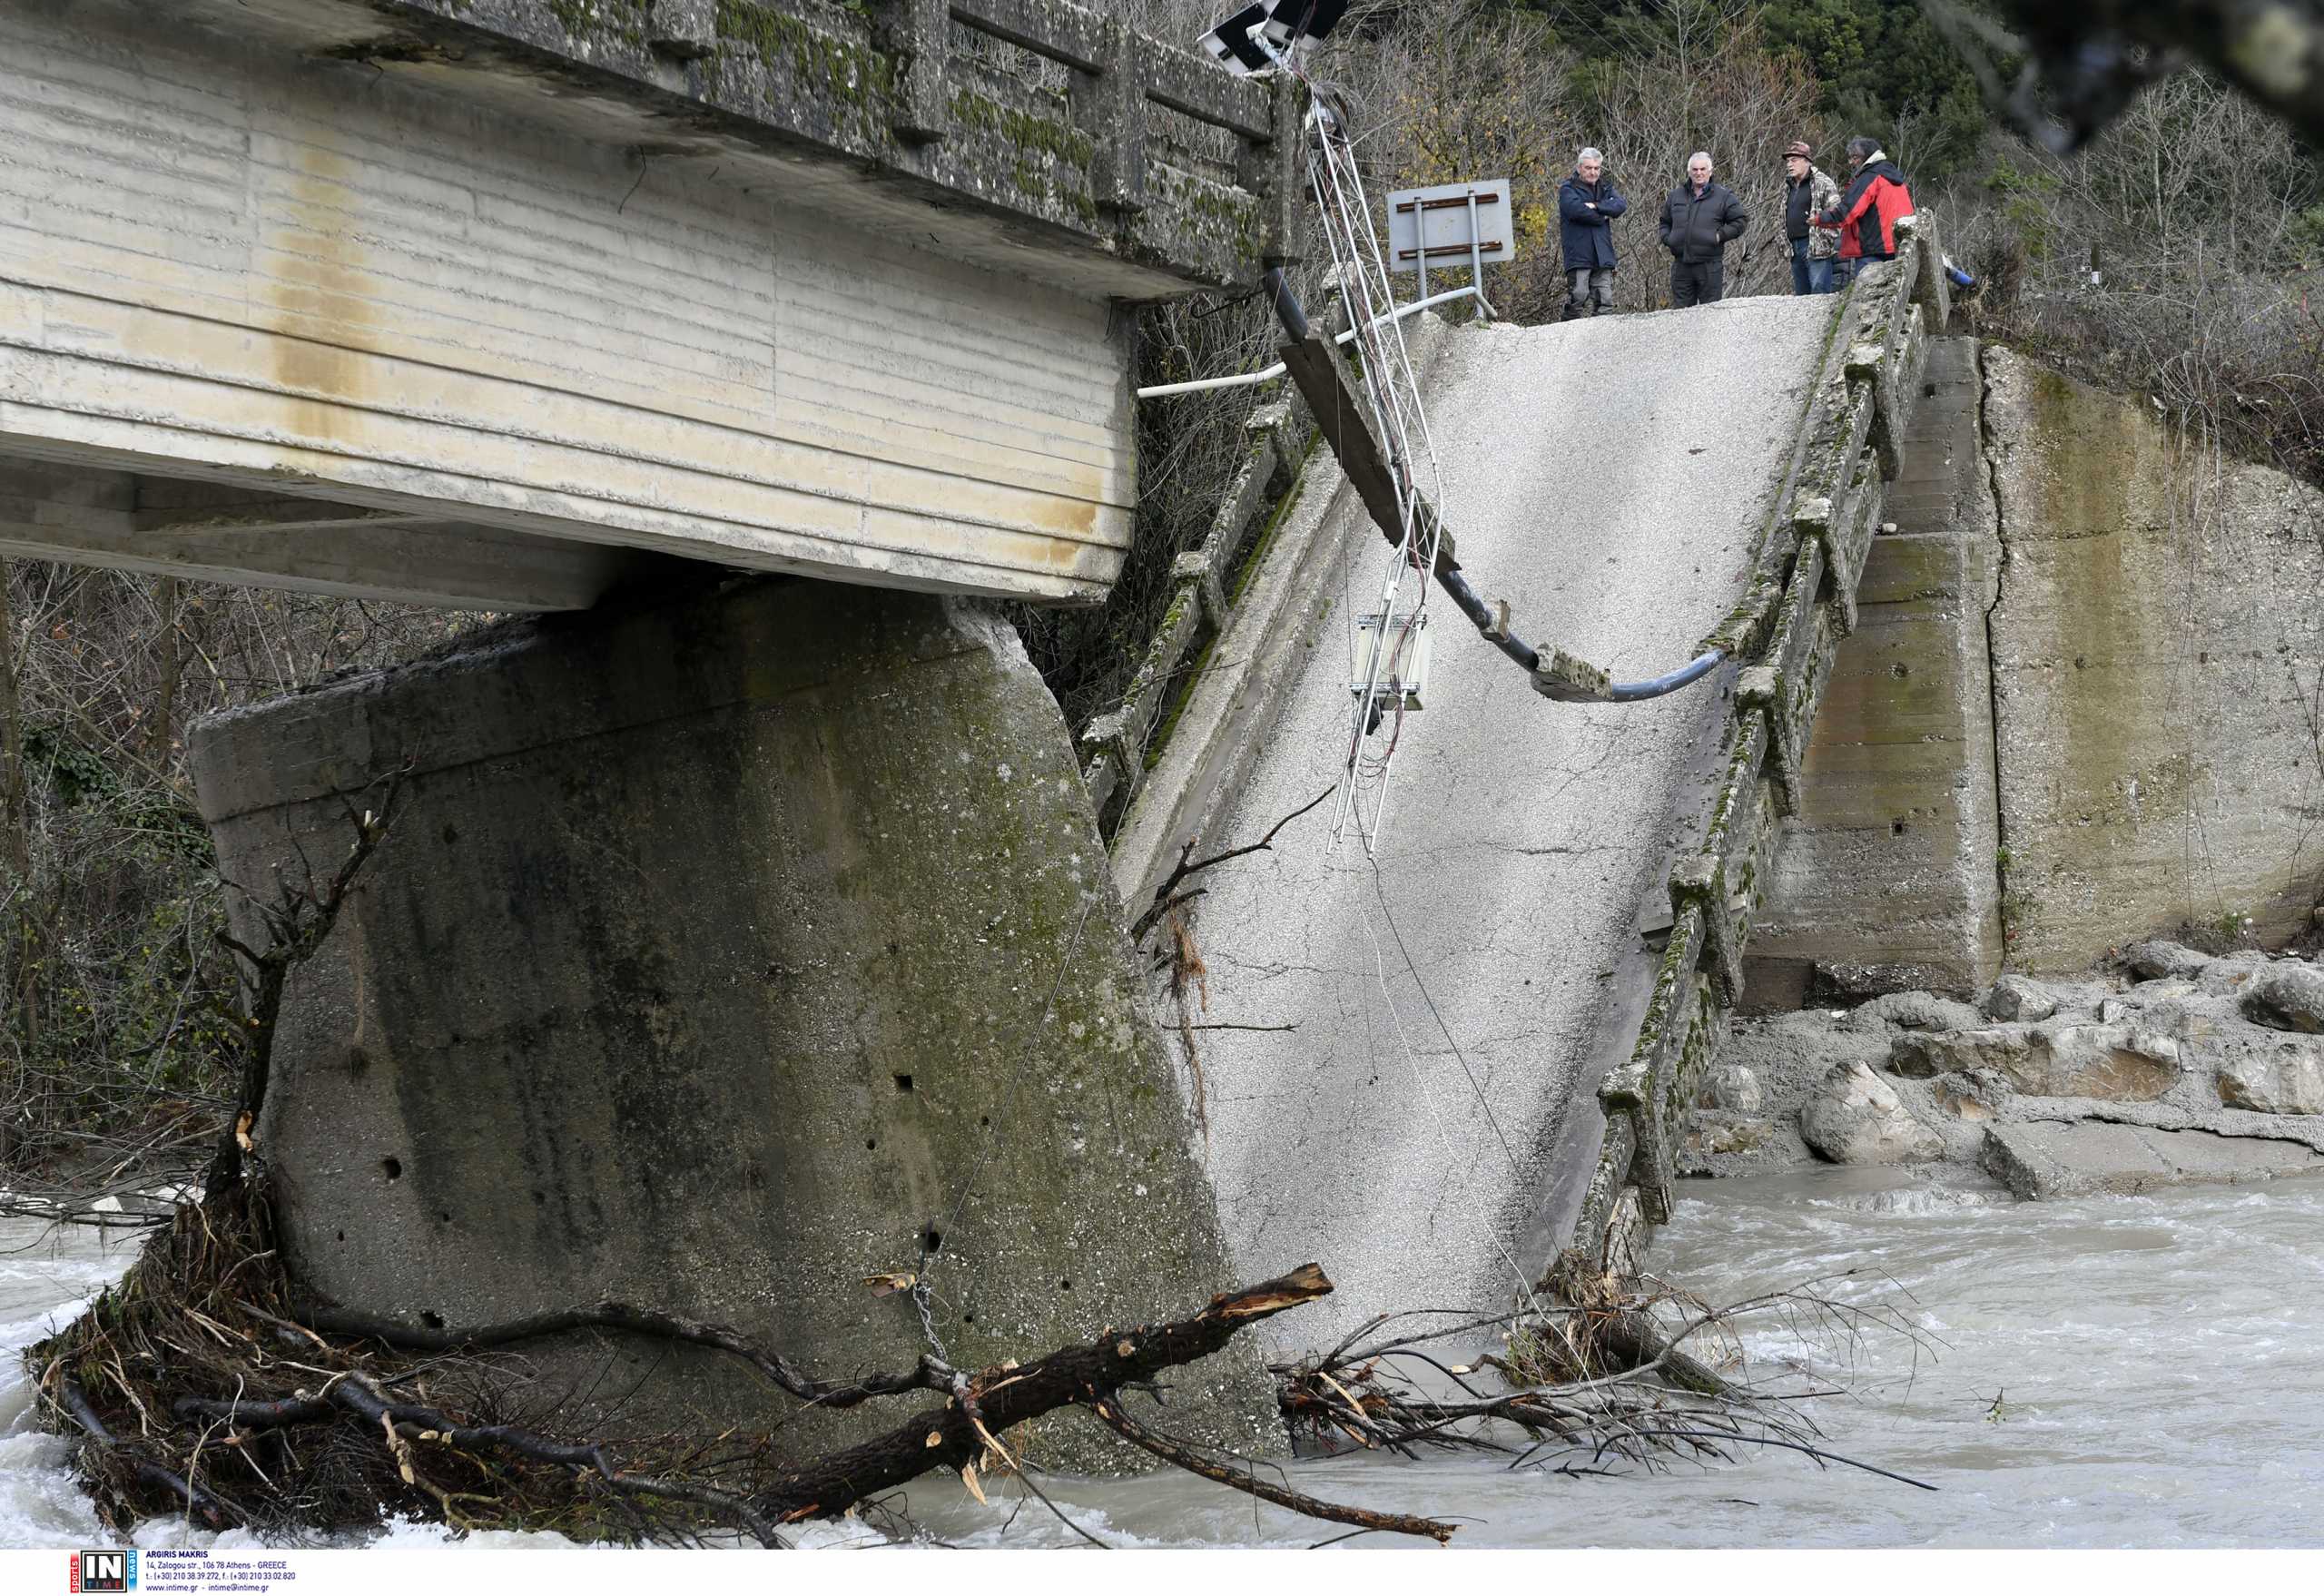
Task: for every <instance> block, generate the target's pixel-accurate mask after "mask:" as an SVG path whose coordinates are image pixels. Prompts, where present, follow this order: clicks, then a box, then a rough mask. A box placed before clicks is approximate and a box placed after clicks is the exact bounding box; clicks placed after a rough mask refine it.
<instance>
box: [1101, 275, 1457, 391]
mask: <svg viewBox="0 0 2324 1596" xmlns="http://www.w3.org/2000/svg"><path fill="white" fill-rule="evenodd" d="M1472 297H1473V298H1474V299H1475V300H1476V301H1477V303H1478V304H1480V305H1482V306H1483V307H1484V311H1485V314H1486V315H1487V316H1488V317H1490V316H1491V315H1492V301H1491V300H1488V299H1486V298H1485V296H1484V295H1483V294H1482V293H1480V292H1479V291H1477V290H1476V289H1474V288H1455V289H1447V290H1446V291H1444V292H1443V293H1441V294H1431V295H1429V297H1428V298H1426V299H1424V300H1413V302H1412V303H1411V304H1409V305H1398V306H1397V307H1396V308H1395V309H1394V310H1392V311H1390V312H1389V313H1388V314H1387V315H1385V316H1375V317H1374V318H1373V320H1372V325H1373V326H1374V327H1384V326H1385V325H1387V324H1388V323H1389V322H1391V321H1397V320H1403V318H1404V317H1406V316H1410V315H1413V314H1415V313H1416V312H1419V311H1422V310H1433V309H1434V308H1435V307H1436V306H1438V305H1442V304H1446V303H1448V302H1450V301H1452V300H1465V299H1469V298H1472ZM1355 334H1356V329H1354V328H1353V327H1351V328H1349V329H1348V330H1346V331H1345V332H1343V333H1341V334H1340V335H1339V337H1337V338H1335V339H1334V340H1332V341H1333V342H1334V343H1348V342H1351V341H1353V340H1354V338H1355ZM1283 374H1284V365H1283V362H1282V361H1280V360H1277V361H1276V362H1275V364H1274V365H1272V366H1269V367H1268V368H1267V369H1265V370H1264V371H1246V372H1244V373H1243V374H1241V375H1240V376H1236V377H1206V378H1204V379H1201V380H1200V381H1198V382H1165V383H1161V384H1159V385H1158V386H1157V387H1154V388H1141V389H1138V390H1137V397H1138V398H1140V399H1164V398H1167V397H1168V396H1169V395H1171V394H1174V393H1207V392H1209V391H1210V390H1211V389H1216V388H1252V387H1256V385H1257V384H1259V383H1262V382H1273V381H1274V380H1275V379H1276V378H1278V377H1280V376H1282V375H1283Z"/></svg>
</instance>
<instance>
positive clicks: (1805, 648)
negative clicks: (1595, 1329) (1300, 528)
mask: <svg viewBox="0 0 2324 1596" xmlns="http://www.w3.org/2000/svg"><path fill="white" fill-rule="evenodd" d="M1946 313H1947V304H1946V300H1945V291H1944V271H1943V269H1942V256H1941V254H1940V252H1939V251H1938V250H1937V247H1936V238H1935V229H1934V226H1933V224H1932V223H1931V222H1930V220H1929V219H1928V218H1927V217H1926V216H1924V217H1923V218H1922V219H1921V221H1920V222H1919V224H1918V226H1917V228H1916V230H1915V232H1913V233H1912V234H1911V235H1910V236H1908V237H1907V238H1906V240H1905V241H1904V243H1903V247H1902V249H1901V250H1900V251H1899V254H1898V257H1897V259H1896V261H1895V262H1894V263H1893V264H1891V265H1887V266H1876V267H1873V268H1871V269H1869V270H1867V271H1866V272H1865V273H1864V274H1863V275H1862V276H1861V277H1860V278H1859V279H1858V280H1857V281H1856V284H1855V286H1854V287H1852V288H1851V289H1850V290H1849V291H1848V296H1847V299H1846V301H1845V302H1844V304H1843V305H1842V307H1841V309H1840V311H1839V314H1838V318H1837V320H1836V322H1835V324H1834V328H1833V341H1832V345H1831V347H1830V349H1829V350H1828V351H1827V355H1826V358H1825V361H1824V365H1823V368H1822V370H1821V373H1820V374H1819V376H1818V379H1817V383H1816V386H1815V388H1814V389H1812V390H1811V391H1810V394H1809V397H1808V402H1807V411H1806V413H1805V415H1804V417H1803V419H1802V426H1801V431H1800V437H1799V441H1798V444H1797V449H1796V453H1795V456H1794V460H1793V465H1792V469H1791V473H1790V476H1789V478H1788V480H1787V483H1786V485H1785V487H1784V488H1783V489H1782V491H1781V492H1780V493H1779V495H1778V496H1777V503H1776V509H1775V513H1774V516H1773V518H1772V520H1771V522H1770V524H1769V526H1768V533H1767V536H1766V538H1765V540H1764V542H1763V544H1762V546H1761V550H1760V555H1759V563H1758V577H1757V579H1756V580H1755V582H1754V584H1753V586H1752V588H1751V590H1750V592H1749V594H1748V596H1746V598H1745V599H1744V601H1743V603H1742V604H1740V605H1739V606H1737V608H1736V609H1735V610H1734V611H1733V612H1732V613H1731V614H1730V615H1729V616H1728V618H1727V619H1726V621H1724V622H1723V623H1722V624H1721V626H1719V628H1718V631H1717V632H1716V633H1714V634H1713V635H1712V636H1711V637H1710V638H1709V639H1707V640H1706V646H1707V647H1708V646H1718V647H1724V648H1726V649H1728V651H1729V652H1730V654H1732V655H1734V656H1735V657H1736V658H1738V659H1739V660H1741V661H1742V662H1744V669H1743V670H1742V672H1741V673H1740V675H1739V676H1738V680H1737V685H1736V692H1735V695H1734V699H1733V707H1732V710H1731V712H1730V715H1729V718H1728V724H1727V728H1726V731H1725V733H1724V742H1723V745H1722V751H1721V758H1720V762H1719V764H1718V770H1719V771H1720V773H1721V774H1720V776H1719V779H1718V786H1717V788H1716V789H1715V793H1714V796H1713V798H1712V800H1711V803H1710V806H1709V813H1708V814H1707V815H1706V817H1705V819H1704V821H1703V823H1702V827H1701V831H1700V833H1699V840H1698V842H1697V843H1696V846H1695V847H1694V849H1693V851H1692V852H1689V853H1687V854H1684V855H1682V857H1681V858H1680V859H1679V862H1678V863H1677V864H1676V866H1675V867H1674V868H1673V869H1672V871H1671V872H1670V877H1669V892H1670V903H1671V910H1672V914H1673V923H1672V927H1671V931H1670V940H1669V945H1668V947H1667V949H1666V950H1665V951H1664V955H1663V960H1662V965H1661V969H1660V971H1659V977H1658V980H1657V981H1656V985H1655V990H1654V997H1653V1000H1652V1002H1651V1004H1650V1005H1649V1009H1648V1010H1647V1014H1646V1018H1645V1020H1643V1021H1642V1022H1641V1024H1640V1030H1639V1037H1638V1043H1637V1046H1636V1049H1635V1050H1634V1051H1633V1052H1632V1054H1631V1057H1630V1062H1629V1063H1628V1064H1626V1065H1624V1066H1622V1067H1621V1068H1620V1069H1616V1070H1614V1071H1613V1072H1611V1073H1610V1075H1609V1076H1608V1077H1607V1079H1606V1080H1605V1082H1604V1083H1603V1085H1602V1086H1601V1087H1600V1091H1599V1099H1600V1105H1601V1106H1602V1108H1604V1110H1605V1115H1606V1135H1605V1140H1604V1143H1603V1145H1602V1149H1601V1151H1600V1160H1599V1167H1598V1169H1597V1172H1596V1174H1595V1177H1593V1180H1592V1183H1591V1186H1590V1193H1589V1196H1588V1197H1587V1198H1586V1199H1585V1200H1584V1204H1583V1207H1582V1212H1581V1218H1580V1220H1579V1222H1578V1223H1577V1225H1576V1226H1575V1229H1574V1234H1573V1236H1572V1240H1571V1245H1572V1246H1575V1247H1578V1248H1581V1249H1582V1250H1583V1251H1585V1252H1589V1253H1592V1254H1595V1253H1597V1252H1598V1251H1600V1249H1601V1248H1603V1247H1605V1246H1608V1245H1609V1244H1613V1245H1614V1246H1617V1247H1618V1248H1619V1246H1620V1244H1621V1243H1622V1242H1624V1241H1626V1240H1630V1239H1634V1237H1635V1235H1636V1233H1637V1231H1638V1230H1639V1229H1640V1227H1641V1226H1642V1225H1646V1224H1660V1223H1661V1222H1663V1221H1664V1220H1666V1219H1667V1218H1669V1214H1670V1205H1671V1182H1672V1179H1673V1177H1674V1165H1673V1152H1674V1142H1673V1138H1674V1133H1675V1130H1676V1128H1677V1127H1678V1125H1679V1121H1680V1119H1681V1118H1682V1117H1683V1116H1684V1114H1685V1113H1686V1111H1687V1109H1688V1108H1689V1106H1690V1105H1691V1104H1692V1103H1693V1102H1694V1100H1695V1098H1696V1096H1697V1095H1698V1094H1699V1091H1700V1089H1701V1087H1702V1084H1703V1080H1704V1077H1705V1074H1706V1071H1707V1069H1708V1067H1709V1063H1710V1060H1711V1058H1712V1056H1713V1054H1714V1053H1715V1052H1716V1051H1717V1049H1718V1040H1719V1039H1720V1037H1721V1036H1722V1035H1723V1034H1724V1031H1725V1029H1726V1025H1727V1019H1728V1014H1729V1012H1730V1011H1731V1010H1732V1009H1733V1007H1734V1005H1735V1003H1736V1001H1737V1000H1738V997H1739V996H1740V994H1741V990H1742V982H1743V951H1744V945H1745V943H1746V941H1748V937H1749V935H1750V929H1751V925H1752V921H1753V916H1754V914H1755V912H1756V911H1757V910H1758V906H1759V902H1760V900H1761V898H1762V897H1763V896H1764V895H1765V893H1766V891H1767V883H1768V873H1769V872H1768V867H1769V863H1770V862H1771V860H1772V858H1773V855H1774V851H1775V848H1776V845H1777V841H1778V839H1779V837H1780V834H1781V823H1782V821H1783V819H1784V817H1785V816H1786V815H1787V814H1789V813H1793V811H1794V810H1795V809H1796V808H1797V803H1798V794H1799V766H1800V760H1801V757H1802V755H1803V754H1804V753H1805V751H1806V749H1807V742H1808V734H1809V731H1810V729H1811V728H1812V727H1813V726H1814V724H1815V721H1816V713H1817V708H1818V707H1819V706H1820V704H1821V703H1822V701H1823V695H1824V687H1825V684H1826V681H1827V678H1828V677H1829V675H1830V673H1831V668H1832V659H1833V655H1834V653H1835V651H1836V650H1837V646H1838V645H1839V642H1840V640H1841V639H1842V638H1844V637H1846V635H1848V634H1849V633H1850V632H1851V631H1853V630H1854V628H1855V626H1856V582H1857V579H1858V577H1859V576H1861V575H1862V573H1863V570H1864V563H1865V558H1866V553H1867V551H1868V549H1869V548H1870V546H1871V541H1872V537H1873V534H1874V531H1875V529H1876V527H1877V526H1878V524H1879V520H1880V512H1881V505H1882V498H1883V495H1884V492H1885V489H1886V482H1887V481H1888V480H1889V479H1891V478H1894V477H1895V476H1896V471H1897V469H1898V466H1899V460H1898V454H1899V450H1900V448H1901V441H1902V439H1903V438H1904V437H1905V427H1906V423H1907V422H1908V421H1909V420H1910V419H1911V415H1912V410H1913V407H1914V405H1915V403H1916V402H1917V400H1918V399H1919V398H1920V393H1921V371H1922V367H1923V364H1924V362H1925V360H1926V355H1927V337H1928V333H1929V330H1930V328H1931V327H1932V326H1935V327H1940V328H1941V327H1942V326H1943V324H1944V323H1943V318H1944V317H1945V314H1946Z"/></svg>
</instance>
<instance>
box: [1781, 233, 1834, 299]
mask: <svg viewBox="0 0 2324 1596" xmlns="http://www.w3.org/2000/svg"><path fill="white" fill-rule="evenodd" d="M1791 291H1792V292H1794V293H1796V294H1827V293H1830V292H1831V291H1832V257H1831V256H1829V255H1826V256H1825V257H1824V258H1823V259H1822V260H1820V261H1819V260H1815V259H1812V258H1811V257H1810V256H1809V255H1808V253H1807V240H1806V239H1804V238H1796V239H1794V240H1792V241H1791Z"/></svg>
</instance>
